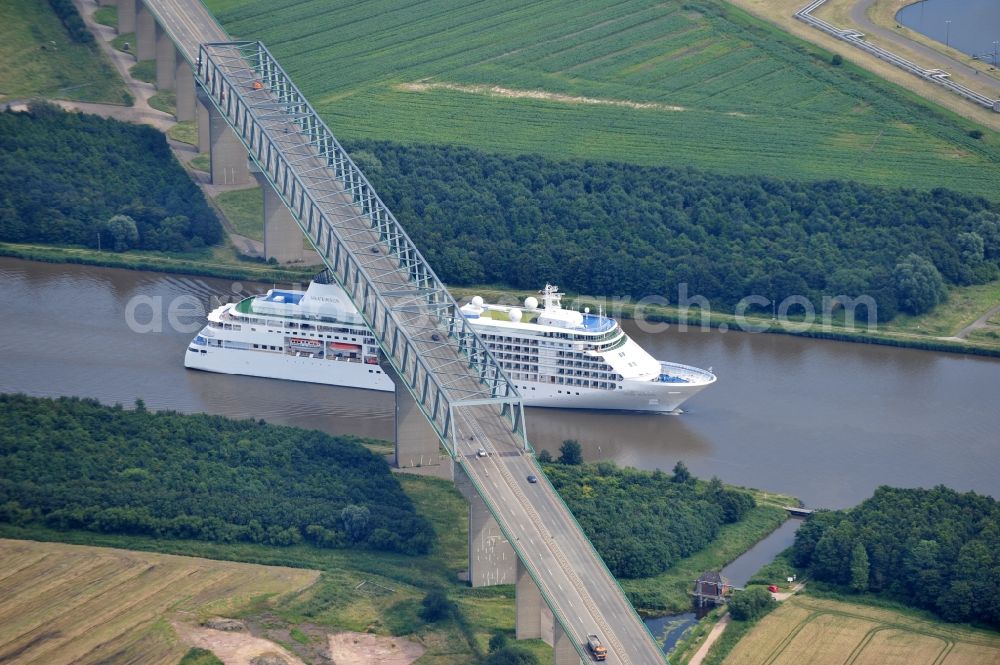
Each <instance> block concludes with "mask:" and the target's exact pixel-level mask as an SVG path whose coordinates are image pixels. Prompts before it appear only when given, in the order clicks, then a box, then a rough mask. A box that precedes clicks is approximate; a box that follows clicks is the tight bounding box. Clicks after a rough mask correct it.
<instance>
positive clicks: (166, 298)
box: [0, 258, 1000, 508]
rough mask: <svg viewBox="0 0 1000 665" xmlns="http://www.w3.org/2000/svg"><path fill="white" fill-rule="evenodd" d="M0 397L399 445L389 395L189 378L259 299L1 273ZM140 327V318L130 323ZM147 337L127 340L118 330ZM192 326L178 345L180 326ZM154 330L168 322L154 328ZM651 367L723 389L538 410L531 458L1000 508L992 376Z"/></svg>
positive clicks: (130, 275)
mask: <svg viewBox="0 0 1000 665" xmlns="http://www.w3.org/2000/svg"><path fill="white" fill-rule="evenodd" d="M0 280H2V282H0V283H2V288H0V312H2V317H0V391H3V392H12V391H20V392H25V393H28V394H32V395H46V396H55V395H80V396H88V397H95V398H98V399H100V400H102V401H104V402H107V403H114V402H121V403H122V404H126V405H129V404H132V403H133V402H134V401H135V399H136V398H142V399H143V400H145V402H146V404H147V405H148V406H149V407H151V408H155V409H174V410H178V411H183V412H197V411H205V412H209V413H214V414H221V415H226V416H232V417H237V418H240V417H252V418H264V419H266V420H269V421H271V422H275V423H282V424H294V425H300V426H303V427H312V428H317V429H321V430H323V431H326V432H329V433H331V434H345V433H347V434H356V435H360V436H372V437H381V438H390V437H391V436H392V431H393V430H392V421H391V414H392V397H391V395H390V394H388V393H377V392H371V391H364V390H352V389H346V388H333V387H329V386H319V385H311V384H303V383H294V382H287V381H276V380H270V379H259V378H253V377H242V376H226V375H218V374H208V373H205V372H197V371H191V370H186V369H184V367H183V364H182V363H183V356H184V349H185V348H186V346H187V344H188V342H189V340H190V339H191V338H192V337H193V335H194V333H195V331H196V330H197V329H198V328H199V327H200V323H201V317H199V316H188V315H184V314H183V312H185V310H186V308H189V307H191V306H192V303H193V304H194V305H195V306H197V307H198V308H207V307H208V306H209V304H210V298H212V297H213V296H222V297H229V296H233V295H234V290H235V291H240V292H247V291H257V290H259V289H261V288H266V285H251V284H247V285H235V286H234V284H233V283H232V282H230V281H226V280H217V279H204V278H193V277H182V276H175V275H165V274H158V273H147V272H139V271H127V270H115V269H108V268H93V267H84V266H68V265H52V264H45V263H34V262H27V261H19V260H16V259H3V258H0ZM132 310H134V311H132ZM129 311H132V313H133V314H134V317H133V318H134V319H135V321H134V325H133V327H136V326H135V324H139V325H142V326H145V327H146V328H148V329H150V331H148V332H135V331H134V330H133V329H132V328H130V326H129V324H128V323H127V321H126V318H127V314H128V312H129ZM171 313H173V314H174V315H175V316H174V318H175V319H177V321H176V323H180V324H187V327H186V328H184V327H183V326H182V327H181V328H182V329H180V330H177V329H175V328H176V327H177V326H172V325H171V324H170V315H171ZM159 318H162V321H159V322H158V319H159ZM625 327H626V329H627V330H629V332H630V333H631V334H632V335H633V336H634V337H635V339H636V340H637V341H638V342H639V343H640V344H641V345H643V346H644V347H646V348H647V349H649V350H650V351H651V352H652V353H653V355H655V356H657V357H658V358H663V359H669V360H676V361H679V362H684V363H689V364H692V365H698V366H701V367H710V366H711V367H713V368H714V370H715V372H716V373H717V374H718V376H719V380H718V382H717V383H716V384H715V385H713V386H711V387H709V388H708V389H706V390H705V391H704V392H702V393H701V394H699V395H697V396H695V397H694V398H692V399H691V400H690V401H689V402H688V403H687V404H686V405H685V409H686V412H685V413H683V414H681V415H641V414H623V413H601V412H580V411H573V410H562V409H529V410H528V412H527V421H528V433H529V437H530V439H531V441H532V443H533V445H534V446H535V447H536V448H538V449H541V448H547V449H548V450H549V451H551V452H553V453H555V452H557V451H558V448H559V446H560V444H561V442H562V441H564V440H566V439H576V440H578V441H579V442H580V443H581V445H582V447H583V452H584V457H585V458H586V459H588V460H597V459H611V460H614V461H616V462H617V463H618V464H621V465H629V466H634V467H638V468H643V469H657V468H659V469H663V470H665V471H669V470H670V469H671V468H673V466H674V464H676V463H677V461H679V460H683V461H684V462H685V464H686V465H687V466H688V468H689V469H690V470H691V471H692V472H693V473H694V474H695V475H697V476H699V477H702V478H709V477H711V476H719V477H720V478H721V479H722V480H724V481H725V482H728V483H733V484H737V485H744V486H748V487H757V488H761V489H765V490H767V491H773V492H782V493H787V494H791V495H793V496H796V497H799V498H800V499H802V500H803V501H804V502H805V504H806V505H808V506H811V507H826V508H843V507H847V506H851V505H855V504H857V503H858V502H860V501H861V500H863V499H864V498H865V497H867V496H870V495H871V493H872V491H873V490H874V489H875V488H876V487H877V486H879V485H882V484H888V485H894V486H901V487H913V486H923V487H930V486H934V485H937V484H944V485H947V486H949V487H952V488H955V489H957V490H962V491H965V490H975V491H977V492H980V493H985V494H990V495H992V496H1000V474H997V473H996V469H997V468H998V466H1000V434H998V432H1000V409H997V408H996V395H997V394H998V391H1000V361H998V360H994V359H985V358H976V357H971V356H962V355H955V354H945V353H935V352H927V351H913V350H907V349H894V348H890V347H879V346H870V345H861V344H847V343H838V342H827V341H818V340H809V339H802V338H795V337H790V336H783V335H764V334H756V335H755V334H747V333H735V332H727V333H720V332H718V331H710V332H701V331H697V330H689V331H688V332H679V331H677V330H676V329H674V328H671V329H668V330H666V331H663V332H656V333H653V332H642V331H640V330H637V329H636V327H635V325H634V324H633V323H631V322H626V324H625Z"/></svg>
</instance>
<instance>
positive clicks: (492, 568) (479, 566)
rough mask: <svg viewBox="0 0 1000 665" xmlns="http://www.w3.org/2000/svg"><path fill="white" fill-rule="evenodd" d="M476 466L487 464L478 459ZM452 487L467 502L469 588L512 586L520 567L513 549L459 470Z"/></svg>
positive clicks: (470, 483)
mask: <svg viewBox="0 0 1000 665" xmlns="http://www.w3.org/2000/svg"><path fill="white" fill-rule="evenodd" d="M476 463H482V464H489V462H488V461H487V460H486V459H481V458H476V460H475V461H473V464H476ZM498 473H499V472H498ZM455 487H457V488H458V491H460V492H461V493H462V496H464V497H465V500H466V501H468V502H469V584H470V585H472V586H473V587H482V586H495V585H497V584H513V583H514V581H515V578H516V576H517V570H518V568H517V567H518V563H519V562H518V560H517V555H516V554H514V548H513V547H511V546H510V543H509V542H507V539H506V538H505V537H504V535H503V533H501V532H500V526H499V525H498V524H497V521H496V519H494V517H493V514H492V513H490V511H489V509H488V508H487V507H486V503H485V502H484V501H483V499H482V497H480V496H479V492H477V491H476V488H475V486H474V485H473V484H472V481H471V480H470V479H469V476H468V475H467V474H466V473H465V471H464V470H463V469H462V467H460V466H459V467H457V468H456V469H455ZM528 581H529V582H530V581H531V579H530V578H529V579H528ZM532 584H534V583H533V582H532ZM535 591H536V593H537V589H536V590H535Z"/></svg>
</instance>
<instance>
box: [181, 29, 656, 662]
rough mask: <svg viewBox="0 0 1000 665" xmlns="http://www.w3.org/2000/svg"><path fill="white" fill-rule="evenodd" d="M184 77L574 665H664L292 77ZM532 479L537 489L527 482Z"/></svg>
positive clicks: (236, 49)
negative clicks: (595, 643) (450, 467)
mask: <svg viewBox="0 0 1000 665" xmlns="http://www.w3.org/2000/svg"><path fill="white" fill-rule="evenodd" d="M195 75H196V79H197V80H198V82H199V83H200V84H201V85H202V87H203V88H204V90H205V92H206V94H207V96H208V97H209V98H210V100H211V102H212V104H214V105H215V106H216V107H217V108H218V110H219V112H220V113H221V114H222V115H223V116H224V117H225V119H226V121H227V122H228V123H229V125H230V126H231V127H232V128H233V130H234V131H235V133H236V135H237V136H238V137H239V138H240V140H241V141H242V142H243V144H244V145H245V146H246V148H247V150H248V151H249V153H250V156H251V158H252V159H253V161H254V162H255V163H256V164H257V166H258V167H259V169H260V171H261V173H262V174H263V175H264V176H265V177H266V178H267V179H268V180H269V182H270V183H271V185H272V186H273V187H274V189H275V191H276V192H277V193H278V195H279V196H280V197H281V198H282V200H283V201H284V203H285V205H286V206H287V207H288V209H289V210H290V211H291V212H292V215H293V217H294V218H295V221H296V223H297V224H298V225H299V227H300V228H301V230H302V231H303V233H305V234H306V235H307V236H308V238H309V239H310V241H311V242H312V244H313V245H314V246H315V247H316V249H317V251H318V252H319V254H320V256H321V257H322V258H323V262H324V263H325V264H326V267H327V270H328V273H329V274H330V276H332V277H333V278H334V280H335V281H337V282H338V283H339V284H340V285H341V286H342V287H343V288H344V290H345V291H346V292H347V295H348V296H349V297H350V298H351V300H352V302H353V304H354V305H355V306H356V307H357V309H358V311H359V312H360V313H361V316H362V317H363V318H364V320H365V323H366V324H367V325H368V326H369V328H371V330H372V331H373V332H374V334H375V337H376V339H377V340H378V342H379V345H380V346H381V349H382V351H383V353H384V355H385V357H386V359H387V361H388V362H389V364H391V365H392V367H393V368H394V370H395V371H396V372H397V373H398V375H399V377H400V381H401V383H402V384H403V385H404V386H405V388H406V390H407V391H408V392H409V393H410V395H412V397H413V400H414V402H415V403H416V404H417V406H418V407H419V408H420V410H421V411H422V412H423V414H424V416H426V418H427V421H428V422H429V423H430V425H431V427H432V428H433V429H434V431H435V433H436V434H437V436H438V437H439V438H440V440H441V442H442V443H443V445H444V446H445V449H446V450H447V451H448V453H449V454H450V455H451V457H452V458H453V459H454V460H455V461H456V462H457V463H458V464H459V465H460V466H461V467H462V468H463V469H465V471H466V472H467V474H468V476H469V478H470V479H471V480H472V482H473V485H474V486H475V487H476V489H477V490H478V492H479V493H480V495H481V496H482V498H483V500H484V502H485V503H486V506H487V507H488V508H489V510H490V512H491V513H492V514H493V516H494V517H495V518H496V520H497V523H498V525H499V527H500V529H501V530H502V532H503V534H504V536H505V537H506V538H507V539H508V541H509V542H510V544H511V545H512V546H513V547H514V549H515V550H516V552H517V554H518V556H519V558H520V560H521V561H522V563H523V565H524V566H525V569H526V570H527V571H528V573H529V574H530V575H531V577H532V579H533V580H534V582H535V583H536V585H537V586H538V589H539V590H540V592H541V594H542V596H543V598H544V599H545V601H546V603H547V604H548V605H549V607H550V608H551V609H552V611H553V614H554V615H555V617H556V620H557V621H558V623H559V624H560V626H561V627H562V629H563V630H564V631H565V633H566V635H567V636H569V637H570V639H571V640H572V642H573V644H574V647H575V649H576V651H577V653H578V654H579V655H580V657H581V658H587V659H589V655H588V654H587V653H586V651H585V649H584V644H585V643H586V636H587V634H588V633H594V632H597V633H599V634H600V635H601V637H602V639H604V640H605V642H606V643H607V646H608V647H609V654H608V659H607V662H608V663H623V664H629V665H632V664H634V665H647V664H652V663H660V664H662V663H663V660H664V657H663V653H662V651H660V649H659V647H658V645H657V644H656V643H655V641H654V640H653V639H652V636H651V635H650V634H649V631H648V630H646V628H645V625H644V624H643V623H642V621H641V620H640V619H639V617H638V615H637V614H636V613H635V611H634V609H633V608H632V606H631V605H630V604H629V602H628V600H627V599H626V598H625V596H624V594H623V593H622V591H621V589H620V587H619V586H618V585H617V582H615V580H614V578H613V577H612V576H611V574H610V573H609V572H608V570H607V569H606V568H605V567H604V564H603V562H602V561H601V559H600V557H599V556H598V555H597V553H596V552H595V550H594V549H593V546H592V545H591V544H590V542H589V540H587V538H586V537H585V536H584V535H583V532H582V530H581V529H580V528H579V525H578V524H577V523H576V521H575V519H574V518H573V516H572V514H571V513H570V511H569V510H568V508H566V506H565V505H564V504H563V503H562V501H561V499H560V498H559V497H558V494H557V493H556V492H555V490H554V489H552V487H551V486H550V485H549V484H548V483H547V482H546V481H545V480H544V474H542V473H541V471H540V470H539V469H538V466H537V464H536V463H535V461H534V458H533V456H532V455H530V454H528V452H529V450H530V448H529V446H528V442H527V439H526V436H525V430H524V415H523V413H524V411H523V404H522V400H521V396H520V394H519V393H518V391H517V389H516V387H515V386H514V385H513V384H512V383H511V382H510V380H509V379H508V377H507V376H506V374H505V373H504V372H503V370H502V369H501V367H500V365H499V363H498V362H497V360H496V358H495V357H494V356H493V354H492V353H491V352H490V350H489V349H488V348H487V347H486V345H485V344H484V343H483V341H482V340H481V339H480V338H479V336H478V335H477V334H476V332H475V331H474V330H473V329H472V327H471V326H470V325H469V324H468V322H467V321H466V320H465V318H464V316H462V314H461V312H460V311H459V307H458V304H457V303H456V302H455V300H454V299H453V298H452V297H451V295H450V294H449V293H448V291H447V290H446V289H445V287H444V285H443V284H442V283H441V281H440V280H439V279H438V278H437V276H436V275H435V274H434V272H433V270H431V268H430V266H429V265H428V264H427V262H426V261H425V260H424V258H423V257H422V256H421V254H420V252H419V251H418V250H417V248H416V247H415V245H414V244H413V242H412V241H411V239H410V238H409V236H408V235H407V234H406V233H405V231H404V230H403V228H402V227H401V226H400V224H399V222H398V221H397V220H396V219H395V217H394V216H393V215H392V213H391V212H390V211H389V209H388V208H387V207H386V206H385V204H384V203H383V202H382V200H381V199H380V198H379V197H378V195H377V194H376V193H375V191H374V189H373V188H372V186H371V184H370V183H369V182H368V180H367V179H366V178H365V176H364V175H363V174H362V173H361V171H360V170H359V169H358V168H357V166H356V165H355V164H354V162H353V161H352V160H351V158H350V157H349V156H348V154H347V152H346V151H345V150H344V149H343V147H342V146H341V145H340V143H339V142H338V141H337V139H336V138H335V137H334V136H333V133H332V132H331V131H330V130H329V128H328V127H327V126H326V124H325V123H324V122H323V121H322V119H320V117H319V115H318V114H317V113H316V112H315V110H314V109H313V108H312V106H311V105H310V104H309V103H308V101H307V100H306V99H305V97H304V96H303V95H302V93H301V92H300V91H299V90H298V88H296V87H295V85H294V84H293V82H292V80H291V78H290V77H289V76H288V75H287V74H286V73H285V72H284V70H283V69H282V68H281V67H280V65H279V64H278V62H277V61H276V60H275V59H274V57H273V56H272V55H271V53H270V52H269V51H268V50H267V49H266V48H265V47H264V46H263V44H261V43H260V42H246V41H241V42H217V43H204V44H201V45H200V46H199V48H198V57H197V60H196V63H195ZM479 448H485V449H486V450H487V451H488V452H489V455H488V456H487V457H486V458H485V459H480V458H479V457H478V455H477V454H476V453H477V451H478V449H479ZM491 471H492V474H491ZM531 474H537V475H538V476H539V478H541V479H543V480H542V482H540V483H538V484H529V483H528V482H527V480H526V477H527V476H528V475H531Z"/></svg>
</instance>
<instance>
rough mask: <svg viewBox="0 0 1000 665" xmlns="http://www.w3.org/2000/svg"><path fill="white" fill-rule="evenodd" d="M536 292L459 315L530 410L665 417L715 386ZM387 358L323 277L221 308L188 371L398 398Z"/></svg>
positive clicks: (195, 345)
mask: <svg viewBox="0 0 1000 665" xmlns="http://www.w3.org/2000/svg"><path fill="white" fill-rule="evenodd" d="M539 295H540V298H541V300H540V301H539V299H538V298H535V297H529V298H526V299H525V300H524V303H523V307H514V306H509V305H491V304H487V303H485V302H484V301H483V299H482V298H481V297H479V296H476V297H474V298H472V299H471V301H470V302H468V303H467V304H465V305H463V306H462V307H461V310H460V311H461V314H462V315H463V316H464V317H465V318H466V320H467V321H468V322H469V323H470V324H471V325H472V326H473V327H474V328H475V329H476V332H477V333H479V335H480V336H481V337H482V338H483V341H484V342H485V344H486V345H487V347H489V348H490V350H491V351H492V352H493V354H494V355H495V357H496V359H497V361H498V362H499V363H500V364H501V366H502V367H503V368H504V371H505V372H507V375H508V376H509V377H510V379H511V381H512V382H513V383H514V384H515V385H516V386H517V388H518V390H519V391H520V392H521V395H522V396H523V398H524V404H525V405H526V406H542V407H557V408H564V409H611V410H621V411H652V412H661V413H668V412H674V411H677V410H678V409H679V408H680V406H681V404H683V403H684V402H685V401H686V400H688V399H689V398H691V397H692V396H694V395H695V394H697V393H698V392H700V391H701V390H703V389H704V388H705V387H706V386H709V385H711V384H712V383H714V382H715V380H716V378H715V375H714V374H713V373H712V372H711V371H708V370H704V369H699V368H697V367H691V366H688V365H681V364H678V363H672V362H666V361H662V360H657V359H655V358H653V357H652V356H651V355H650V354H649V353H647V352H646V351H645V350H644V349H643V348H642V347H640V346H639V345H638V344H637V343H636V342H635V341H634V340H632V338H630V337H629V336H628V335H626V334H625V332H624V331H623V330H622V329H621V326H619V325H618V322H617V321H615V320H614V319H613V318H610V317H607V316H603V315H601V314H594V313H591V312H590V311H588V310H585V311H583V312H578V311H575V310H571V309H564V308H563V307H562V304H561V298H562V295H563V294H561V293H560V292H559V290H558V287H555V286H552V285H546V287H545V288H544V289H543V290H542V291H540V292H539ZM380 353H381V352H380V351H379V349H378V345H377V342H376V340H375V337H374V335H373V334H372V332H371V331H370V330H369V329H368V328H367V327H366V326H365V324H364V322H363V321H362V318H361V316H360V314H359V313H358V311H357V309H355V308H354V306H353V305H352V304H351V302H350V299H349V298H348V297H347V294H346V293H345V292H344V291H343V290H342V289H341V288H340V287H339V286H337V285H336V284H332V283H329V281H328V280H326V279H324V278H322V276H321V277H319V278H317V279H315V280H314V281H313V282H312V283H311V284H310V285H309V287H308V288H307V289H306V290H305V291H296V290H285V289H271V290H270V291H268V292H267V293H266V294H264V295H258V296H254V297H251V298H246V299H244V300H242V301H240V302H238V303H229V304H226V305H223V306H222V307H219V308H217V309H215V310H214V311H212V312H211V313H210V314H209V316H208V325H207V326H205V328H204V329H203V330H202V331H201V332H200V333H198V335H197V336H196V337H195V338H194V340H192V342H191V344H190V345H188V349H187V352H186V353H185V357H184V366H185V367H189V368H192V369H201V370H206V371H210V372H223V373H227V374H247V375H250V376H262V377H270V378H275V379H287V380H293V381H308V382H313V383H325V384H328V385H334V386H347V387H353V388H367V389H370V390H383V391H391V390H393V389H394V387H393V382H392V380H391V379H390V378H389V376H388V375H387V374H386V373H385V371H384V370H383V369H382V367H381V365H380V364H379V359H380Z"/></svg>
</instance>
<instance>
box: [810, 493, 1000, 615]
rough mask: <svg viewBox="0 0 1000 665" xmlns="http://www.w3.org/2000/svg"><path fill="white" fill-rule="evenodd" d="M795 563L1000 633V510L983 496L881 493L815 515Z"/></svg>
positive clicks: (852, 586)
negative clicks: (992, 628)
mask: <svg viewBox="0 0 1000 665" xmlns="http://www.w3.org/2000/svg"><path fill="white" fill-rule="evenodd" d="M793 560H794V562H795V563H796V565H800V566H808V567H809V569H810V571H811V573H812V575H813V576H814V577H815V578H817V579H819V580H822V581H824V582H829V583H831V584H834V585H837V586H839V587H842V588H844V589H846V590H850V591H854V592H865V591H870V592H874V593H880V594H885V595H888V596H891V597H894V598H898V599H901V600H903V601H905V602H907V603H910V604H912V605H915V606H917V607H921V608H924V609H928V610H931V611H933V612H936V613H937V614H939V615H940V616H942V617H943V618H945V619H947V620H948V621H971V622H976V623H985V624H988V625H990V626H993V627H994V628H1000V503H998V502H997V501H995V500H994V499H992V498H991V497H988V496H980V495H978V494H975V493H974V492H968V493H965V494H960V493H958V492H955V491H954V490H950V489H948V488H946V487H935V488H934V489H931V490H926V489H896V488H892V487H880V488H878V489H877V490H876V491H875V494H874V496H872V498H870V499H867V500H866V501H864V502H863V503H862V504H861V505H859V506H857V507H856V508H853V509H851V510H847V511H836V512H820V513H816V514H814V515H813V517H812V518H810V519H809V520H808V521H806V522H805V523H804V524H803V525H802V526H801V527H799V530H798V532H797V533H796V534H795V546H794V548H793Z"/></svg>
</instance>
